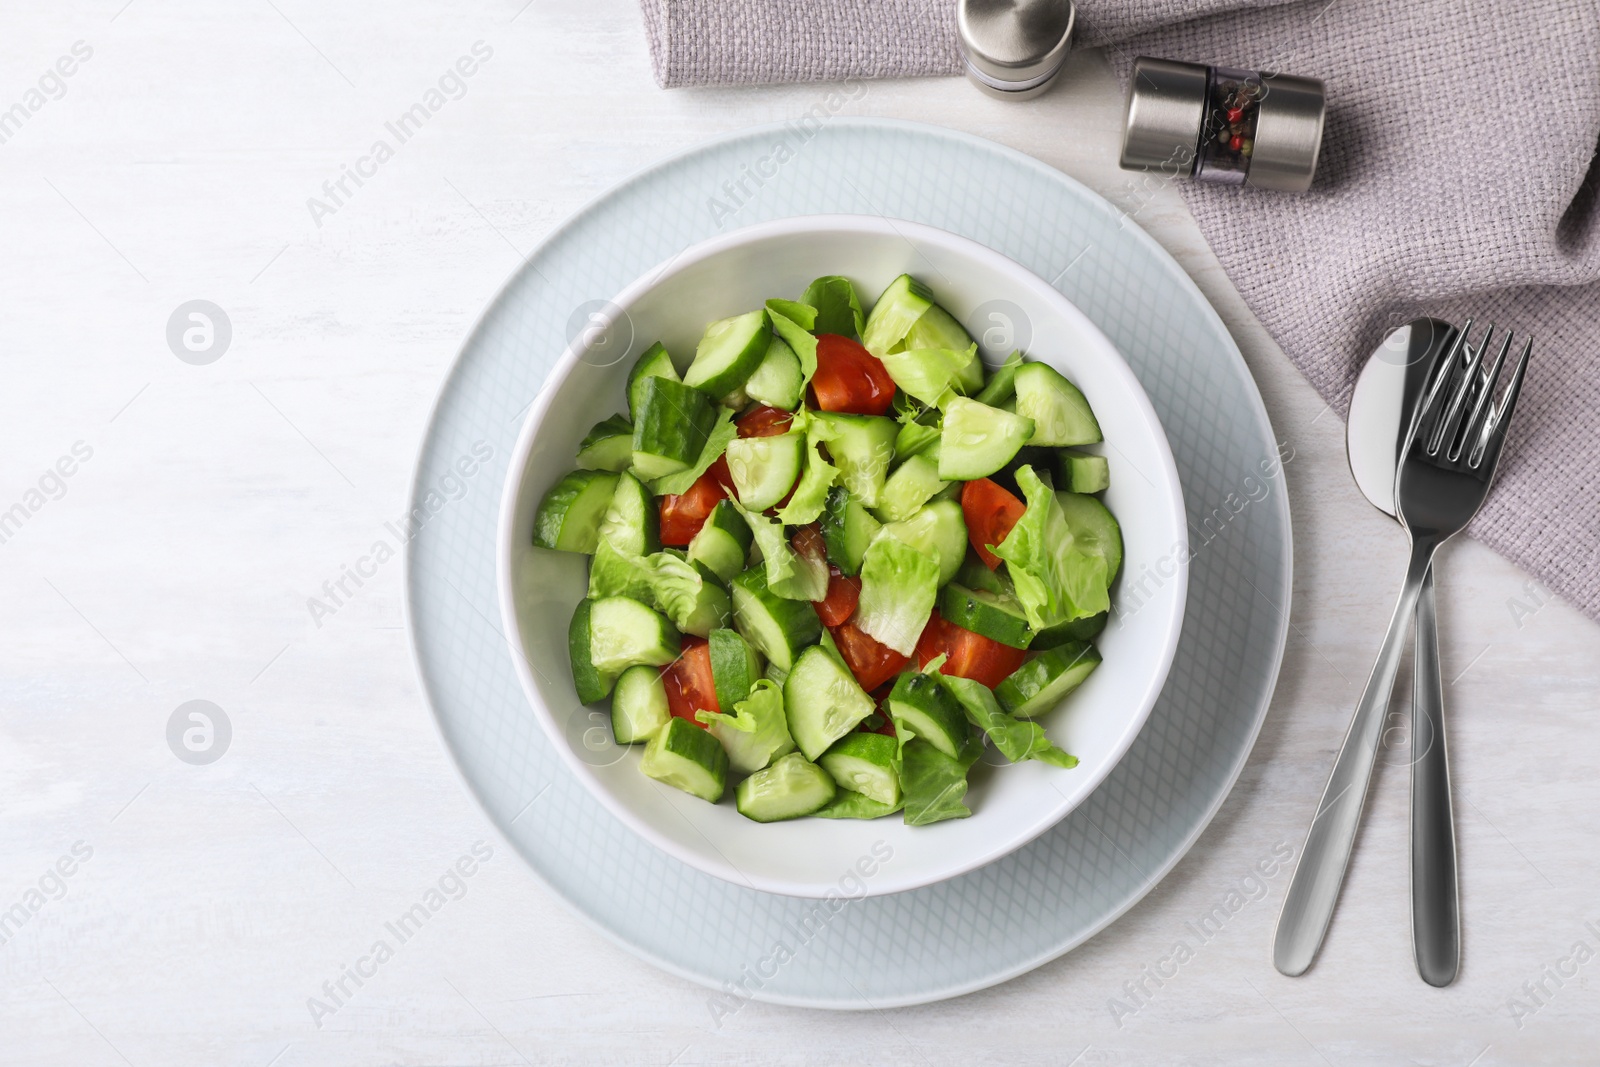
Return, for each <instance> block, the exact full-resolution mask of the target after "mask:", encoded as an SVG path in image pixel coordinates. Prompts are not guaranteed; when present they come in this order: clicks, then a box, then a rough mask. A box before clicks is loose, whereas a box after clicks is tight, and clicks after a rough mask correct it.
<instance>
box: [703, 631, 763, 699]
mask: <svg viewBox="0 0 1600 1067" xmlns="http://www.w3.org/2000/svg"><path fill="white" fill-rule="evenodd" d="M709 641H710V644H711V682H712V684H713V685H714V686H715V687H716V692H717V707H719V708H731V707H733V706H734V705H735V704H736V703H738V702H739V701H741V700H743V699H744V698H745V697H747V696H749V695H750V689H751V687H752V686H754V685H755V684H756V680H757V679H759V678H760V677H761V662H760V660H758V659H757V658H756V653H755V650H754V649H753V648H751V647H750V645H749V643H748V642H747V641H745V639H744V638H742V637H740V636H739V634H738V633H737V632H736V631H734V630H729V629H727V628H726V627H723V628H719V629H716V630H712V631H711V634H710V637H709Z"/></svg>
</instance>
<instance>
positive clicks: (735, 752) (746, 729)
mask: <svg viewBox="0 0 1600 1067" xmlns="http://www.w3.org/2000/svg"><path fill="white" fill-rule="evenodd" d="M694 717H695V718H696V719H699V720H700V721H701V722H703V723H705V724H706V729H708V730H710V731H711V736H712V737H715V738H716V739H717V740H718V741H721V742H722V747H723V748H725V749H727V750H728V766H729V767H731V768H733V769H734V770H735V771H738V772H739V773H740V774H754V773H755V772H756V771H759V770H761V769H762V768H763V767H765V766H767V765H768V764H769V763H771V762H772V761H773V760H775V759H777V758H778V757H779V756H783V755H786V754H788V753H790V752H793V751H794V748H795V745H794V738H793V737H790V736H789V720H788V717H787V716H786V715H785V713H784V710H783V690H782V689H780V688H778V686H777V684H776V683H775V682H772V681H769V680H768V679H766V678H761V679H758V680H757V681H756V684H755V686H754V687H753V688H752V689H751V690H750V695H749V696H748V697H746V698H745V699H743V700H740V701H736V702H735V703H734V705H733V712H732V713H731V714H730V713H727V712H724V713H722V714H720V715H719V714H717V713H716V712H714V711H706V710H705V709H703V708H702V709H700V710H698V711H696V712H695V713H694Z"/></svg>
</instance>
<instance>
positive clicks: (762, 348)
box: [683, 308, 772, 397]
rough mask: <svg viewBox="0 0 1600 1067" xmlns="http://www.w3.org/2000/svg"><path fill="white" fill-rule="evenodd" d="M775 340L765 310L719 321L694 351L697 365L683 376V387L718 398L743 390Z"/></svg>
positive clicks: (706, 333) (713, 324) (712, 326)
mask: <svg viewBox="0 0 1600 1067" xmlns="http://www.w3.org/2000/svg"><path fill="white" fill-rule="evenodd" d="M771 338H772V323H771V322H770V320H768V318H767V312H766V309H765V308H762V309H761V310H760V311H747V312H745V313H744V314H743V315H734V316H733V317H732V318H727V319H718V320H717V321H716V322H713V323H712V324H711V325H710V326H707V327H706V332H705V335H704V336H703V337H701V338H700V344H699V346H698V347H696V348H695V350H694V362H693V363H691V364H689V369H688V370H687V371H686V372H685V373H684V375H683V384H684V385H689V386H693V387H694V388H696V389H699V390H700V391H701V392H704V393H707V394H709V395H710V396H714V397H723V396H727V395H728V394H729V393H731V392H733V391H734V390H735V389H739V388H742V387H743V386H744V383H745V382H746V381H748V380H749V378H750V375H752V374H754V373H755V370H756V368H757V367H759V366H761V360H762V357H764V356H765V355H766V354H767V342H768V341H769V340H771Z"/></svg>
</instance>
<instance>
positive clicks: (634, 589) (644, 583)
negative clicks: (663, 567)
mask: <svg viewBox="0 0 1600 1067" xmlns="http://www.w3.org/2000/svg"><path fill="white" fill-rule="evenodd" d="M650 577H651V568H650V565H649V564H648V563H647V562H646V561H645V559H644V558H643V557H641V556H631V555H628V554H627V553H625V552H619V551H617V549H616V548H615V547H614V546H613V545H612V544H611V542H610V540H608V539H607V538H604V537H602V538H600V540H599V542H598V543H597V544H596V545H595V550H594V559H593V560H592V561H591V562H590V563H589V597H590V599H593V600H599V599H600V598H602V597H608V596H625V597H627V598H629V599H630V600H637V601H639V602H640V603H641V604H654V594H653V592H652V591H651V588H650Z"/></svg>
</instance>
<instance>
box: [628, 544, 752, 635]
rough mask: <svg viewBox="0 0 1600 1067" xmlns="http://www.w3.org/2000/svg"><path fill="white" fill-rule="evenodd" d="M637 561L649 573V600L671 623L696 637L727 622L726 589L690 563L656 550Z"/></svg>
mask: <svg viewBox="0 0 1600 1067" xmlns="http://www.w3.org/2000/svg"><path fill="white" fill-rule="evenodd" d="M639 563H640V564H641V566H642V567H643V568H644V570H645V572H646V573H647V574H648V576H649V582H650V597H651V599H652V600H653V601H654V603H655V605H656V607H657V608H659V609H660V610H661V613H662V614H663V615H665V616H666V617H667V618H669V619H671V620H672V625H674V626H676V627H677V628H678V629H680V630H682V631H683V632H684V633H687V634H694V635H695V636H696V637H705V636H707V635H708V634H710V633H711V631H712V630H714V629H716V628H717V627H718V626H726V625H727V623H728V618H729V616H730V615H731V614H732V612H733V605H732V602H731V601H730V600H729V598H728V593H727V591H726V590H724V589H723V588H722V587H721V586H720V585H718V584H717V583H715V582H708V581H706V580H705V578H704V577H703V576H702V575H701V573H700V570H699V568H698V567H696V566H695V565H694V564H693V563H690V562H689V561H688V560H686V559H684V558H683V557H682V556H679V555H677V554H675V553H672V552H657V553H655V554H654V555H651V556H646V557H645V558H644V559H642V560H640V561H639Z"/></svg>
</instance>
